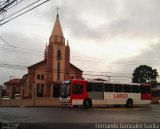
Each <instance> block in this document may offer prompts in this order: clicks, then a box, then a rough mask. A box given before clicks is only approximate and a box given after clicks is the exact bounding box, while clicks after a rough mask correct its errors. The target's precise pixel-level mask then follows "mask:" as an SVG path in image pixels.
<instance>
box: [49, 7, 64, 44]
mask: <svg viewBox="0 0 160 129" xmlns="http://www.w3.org/2000/svg"><path fill="white" fill-rule="evenodd" d="M49 42H61V43H64V36H63V31H62V28H61V24H60V21H59V14H58V8H57V17H56V21H55V24H54V27H53V30H52V33H51V36H50V41H49Z"/></svg>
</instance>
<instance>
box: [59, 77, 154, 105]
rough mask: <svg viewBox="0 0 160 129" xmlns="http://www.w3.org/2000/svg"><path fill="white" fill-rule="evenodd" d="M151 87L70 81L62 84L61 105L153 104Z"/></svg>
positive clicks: (145, 85) (146, 85)
mask: <svg viewBox="0 0 160 129" xmlns="http://www.w3.org/2000/svg"><path fill="white" fill-rule="evenodd" d="M151 97H152V94H151V85H150V84H136V83H126V84H122V83H111V82H100V81H94V80H93V81H91V80H90V81H87V80H68V81H64V82H62V84H61V88H60V103H61V104H67V105H73V106H74V107H78V106H81V105H82V106H84V107H86V108H89V107H92V105H98V104H99V105H102V104H103V105H125V106H127V107H132V106H133V105H138V104H150V103H151Z"/></svg>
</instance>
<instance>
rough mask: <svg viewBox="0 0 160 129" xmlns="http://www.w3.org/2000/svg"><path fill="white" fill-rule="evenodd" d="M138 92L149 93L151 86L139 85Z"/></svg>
mask: <svg viewBox="0 0 160 129" xmlns="http://www.w3.org/2000/svg"><path fill="white" fill-rule="evenodd" d="M140 92H141V93H151V87H150V86H140Z"/></svg>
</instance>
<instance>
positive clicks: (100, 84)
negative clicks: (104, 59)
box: [94, 83, 103, 92]
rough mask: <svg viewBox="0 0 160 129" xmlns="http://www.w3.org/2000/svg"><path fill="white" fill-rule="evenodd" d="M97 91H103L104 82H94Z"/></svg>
mask: <svg viewBox="0 0 160 129" xmlns="http://www.w3.org/2000/svg"><path fill="white" fill-rule="evenodd" d="M94 91H95V92H103V83H94Z"/></svg>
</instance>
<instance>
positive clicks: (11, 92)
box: [9, 76, 15, 98]
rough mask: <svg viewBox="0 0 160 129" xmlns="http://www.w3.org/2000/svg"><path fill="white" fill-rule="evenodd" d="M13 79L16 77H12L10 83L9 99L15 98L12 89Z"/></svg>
mask: <svg viewBox="0 0 160 129" xmlns="http://www.w3.org/2000/svg"><path fill="white" fill-rule="evenodd" d="M12 77H15V76H10V82H9V97H10V98H12V97H13V88H12V84H11V83H12Z"/></svg>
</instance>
